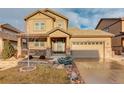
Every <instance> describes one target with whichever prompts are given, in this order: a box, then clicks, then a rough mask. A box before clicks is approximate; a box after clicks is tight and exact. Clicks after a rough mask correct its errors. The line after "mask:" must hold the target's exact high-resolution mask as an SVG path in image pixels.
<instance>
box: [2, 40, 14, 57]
mask: <svg viewBox="0 0 124 93" xmlns="http://www.w3.org/2000/svg"><path fill="white" fill-rule="evenodd" d="M14 54H15V49H14V47H13V46H12V45H11V43H10V41H5V42H4V47H3V50H2V58H3V59H8V58H10V57H12V56H13V55H14Z"/></svg>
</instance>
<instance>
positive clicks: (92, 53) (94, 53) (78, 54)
mask: <svg viewBox="0 0 124 93" xmlns="http://www.w3.org/2000/svg"><path fill="white" fill-rule="evenodd" d="M72 56H73V57H74V58H99V57H100V54H99V51H98V50H73V51H72Z"/></svg>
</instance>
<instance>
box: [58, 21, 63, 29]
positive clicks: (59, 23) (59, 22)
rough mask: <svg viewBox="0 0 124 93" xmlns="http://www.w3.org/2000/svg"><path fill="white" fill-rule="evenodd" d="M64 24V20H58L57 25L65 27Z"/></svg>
mask: <svg viewBox="0 0 124 93" xmlns="http://www.w3.org/2000/svg"><path fill="white" fill-rule="evenodd" d="M63 25H64V23H63V21H57V22H56V27H59V28H63Z"/></svg>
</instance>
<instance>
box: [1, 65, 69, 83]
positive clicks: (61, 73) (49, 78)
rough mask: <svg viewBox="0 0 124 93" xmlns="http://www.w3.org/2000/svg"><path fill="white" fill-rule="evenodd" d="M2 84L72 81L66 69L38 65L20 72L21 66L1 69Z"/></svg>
mask: <svg viewBox="0 0 124 93" xmlns="http://www.w3.org/2000/svg"><path fill="white" fill-rule="evenodd" d="M0 83H1V84H67V83H70V81H69V79H68V77H67V73H66V71H65V69H55V68H52V67H49V66H47V65H38V66H37V69H36V70H34V71H31V72H19V67H15V68H11V69H8V70H4V71H0Z"/></svg>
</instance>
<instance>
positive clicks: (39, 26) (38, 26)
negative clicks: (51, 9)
mask: <svg viewBox="0 0 124 93" xmlns="http://www.w3.org/2000/svg"><path fill="white" fill-rule="evenodd" d="M34 26H35V30H45V23H43V22H36V23H35V24H34Z"/></svg>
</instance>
